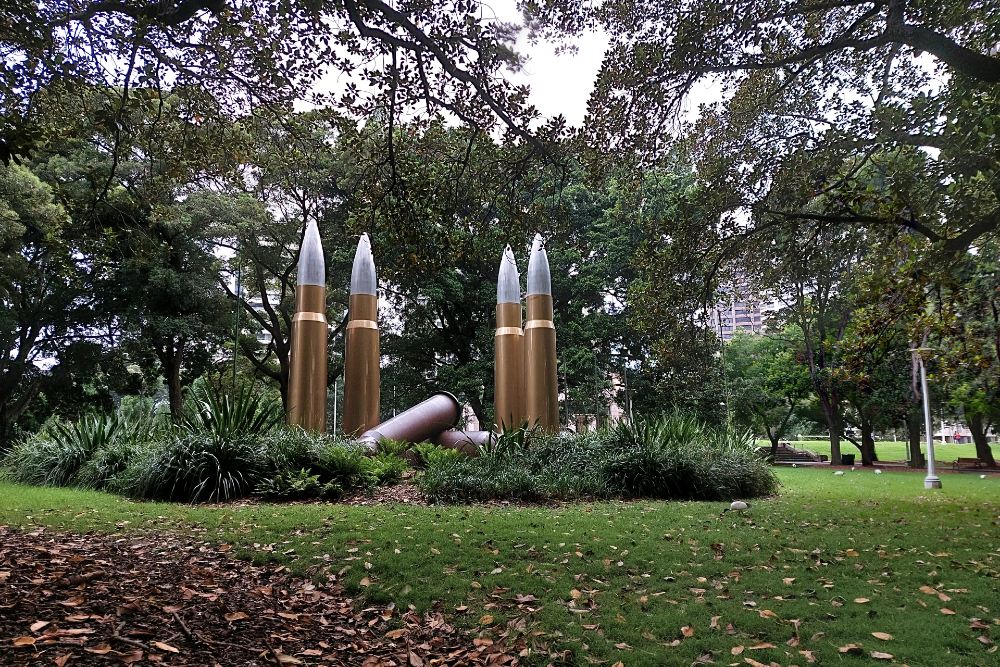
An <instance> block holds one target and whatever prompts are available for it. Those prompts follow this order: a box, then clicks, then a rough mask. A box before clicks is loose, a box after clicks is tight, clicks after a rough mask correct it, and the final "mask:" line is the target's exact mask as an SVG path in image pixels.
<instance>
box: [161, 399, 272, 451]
mask: <svg viewBox="0 0 1000 667" xmlns="http://www.w3.org/2000/svg"><path fill="white" fill-rule="evenodd" d="M282 415H283V413H282V410H281V406H280V405H278V404H277V403H276V402H274V401H272V400H269V399H267V398H265V397H264V395H263V394H259V393H252V392H251V390H250V389H249V388H243V389H240V390H239V391H238V392H236V393H231V394H230V393H225V392H221V391H216V390H214V389H202V390H201V391H199V392H196V393H195V394H194V395H193V396H192V397H191V399H190V401H189V404H188V408H187V410H186V412H185V414H184V416H183V418H182V419H181V426H182V428H184V429H186V430H187V431H189V432H190V433H207V434H209V435H211V436H212V437H214V438H216V439H218V440H235V439H237V438H243V437H247V436H251V435H261V434H265V433H268V432H270V431H272V430H274V428H275V427H277V426H278V425H279V424H280V423H281V421H282Z"/></svg>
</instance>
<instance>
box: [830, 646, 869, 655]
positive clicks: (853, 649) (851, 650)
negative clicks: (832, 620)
mask: <svg viewBox="0 0 1000 667" xmlns="http://www.w3.org/2000/svg"><path fill="white" fill-rule="evenodd" d="M837 650H838V651H840V652H841V653H846V654H848V655H863V654H864V651H863V650H862V648H861V647H860V646H858V645H857V644H846V645H844V646H841V647H840V648H838V649H837Z"/></svg>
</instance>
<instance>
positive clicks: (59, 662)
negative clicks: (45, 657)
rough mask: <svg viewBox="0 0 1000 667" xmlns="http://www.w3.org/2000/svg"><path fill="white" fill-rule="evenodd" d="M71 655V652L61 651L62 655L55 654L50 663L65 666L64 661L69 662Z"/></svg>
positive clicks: (58, 666) (60, 666)
mask: <svg viewBox="0 0 1000 667" xmlns="http://www.w3.org/2000/svg"><path fill="white" fill-rule="evenodd" d="M71 657H73V654H72V653H63V654H62V655H57V656H56V657H54V658H52V664H53V665H55V666H56V667H66V663H67V662H69V659H70V658H71Z"/></svg>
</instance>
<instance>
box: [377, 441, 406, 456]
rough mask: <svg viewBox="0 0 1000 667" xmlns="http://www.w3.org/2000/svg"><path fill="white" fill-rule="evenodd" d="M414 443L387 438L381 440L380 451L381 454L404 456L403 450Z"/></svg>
mask: <svg viewBox="0 0 1000 667" xmlns="http://www.w3.org/2000/svg"><path fill="white" fill-rule="evenodd" d="M411 444H412V443H409V442H406V441H405V440H392V439H390V438H386V439H385V440H379V443H378V451H379V453H381V454H392V455H393V456H402V455H403V452H405V451H406V450H408V449H409V448H410V447H411Z"/></svg>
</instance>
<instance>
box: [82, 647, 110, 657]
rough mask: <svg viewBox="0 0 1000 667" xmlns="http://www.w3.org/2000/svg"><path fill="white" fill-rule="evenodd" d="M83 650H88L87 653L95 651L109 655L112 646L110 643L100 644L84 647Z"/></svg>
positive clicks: (98, 653)
mask: <svg viewBox="0 0 1000 667" xmlns="http://www.w3.org/2000/svg"><path fill="white" fill-rule="evenodd" d="M83 650H84V651H86V652H87V653H94V654H96V655H107V654H108V653H111V651H112V649H111V646H110V645H109V644H98V645H97V646H93V647H90V648H84V649H83Z"/></svg>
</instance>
